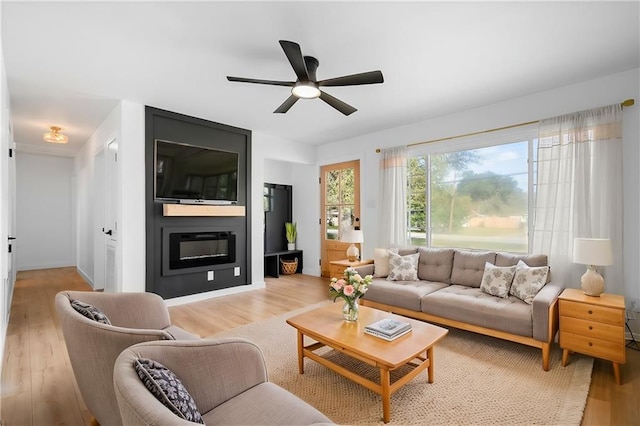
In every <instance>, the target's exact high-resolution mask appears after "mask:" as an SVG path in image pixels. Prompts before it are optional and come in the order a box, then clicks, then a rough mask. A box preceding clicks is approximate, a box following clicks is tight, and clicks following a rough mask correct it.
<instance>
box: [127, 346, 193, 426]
mask: <svg viewBox="0 0 640 426" xmlns="http://www.w3.org/2000/svg"><path fill="white" fill-rule="evenodd" d="M133 367H134V369H135V370H136V373H138V377H140V380H142V383H144V386H145V387H146V388H147V389H148V390H149V392H151V393H152V394H153V396H155V397H156V398H157V399H158V401H160V402H161V403H162V404H163V405H164V406H165V407H167V408H168V409H170V410H171V412H173V413H174V414H175V415H176V416H178V417H180V418H181V419H184V420H188V421H190V422H194V423H200V424H204V421H203V420H202V416H201V414H200V411H198V407H197V406H196V402H195V401H194V400H193V397H192V396H191V394H189V392H188V391H187V389H186V388H185V387H184V385H183V384H182V382H181V381H180V379H179V378H178V377H177V376H176V375H175V374H174V373H173V371H171V370H169V369H168V368H167V367H165V366H164V365H162V364H160V363H159V362H157V361H153V360H150V359H146V358H139V359H135V360H134V361H133Z"/></svg>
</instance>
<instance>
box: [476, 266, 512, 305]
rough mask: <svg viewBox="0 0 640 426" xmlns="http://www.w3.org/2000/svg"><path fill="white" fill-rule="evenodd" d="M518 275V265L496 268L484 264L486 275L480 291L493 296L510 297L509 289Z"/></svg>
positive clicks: (483, 277) (483, 276)
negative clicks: (516, 274)
mask: <svg viewBox="0 0 640 426" xmlns="http://www.w3.org/2000/svg"><path fill="white" fill-rule="evenodd" d="M515 273H516V265H513V266H495V265H493V264H492V263H489V262H486V263H485V264H484V274H483V275H482V281H481V283H480V290H481V291H483V292H485V293H487V294H490V295H492V296H498V297H502V298H503V299H506V298H508V297H509V289H510V288H511V283H512V282H513V276H514V275H515Z"/></svg>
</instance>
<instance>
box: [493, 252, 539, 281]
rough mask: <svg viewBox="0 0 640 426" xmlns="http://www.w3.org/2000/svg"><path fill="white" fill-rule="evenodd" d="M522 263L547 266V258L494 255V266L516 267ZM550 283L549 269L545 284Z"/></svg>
mask: <svg viewBox="0 0 640 426" xmlns="http://www.w3.org/2000/svg"><path fill="white" fill-rule="evenodd" d="M521 260H522V261H523V262H524V263H526V264H527V265H529V266H533V267H536V266H548V265H549V263H548V261H549V260H548V258H547V255H546V254H514V253H501V252H498V253H496V263H495V265H496V266H512V265H517V264H518V262H519V261H521ZM549 281H551V268H549V273H548V274H547V283H549Z"/></svg>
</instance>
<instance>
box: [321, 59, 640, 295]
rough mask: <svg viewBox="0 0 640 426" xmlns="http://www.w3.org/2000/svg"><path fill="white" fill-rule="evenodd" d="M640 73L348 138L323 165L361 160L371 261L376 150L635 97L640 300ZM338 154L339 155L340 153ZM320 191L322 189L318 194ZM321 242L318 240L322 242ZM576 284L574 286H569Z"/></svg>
mask: <svg viewBox="0 0 640 426" xmlns="http://www.w3.org/2000/svg"><path fill="white" fill-rule="evenodd" d="M639 81H640V69H634V70H630V71H627V72H623V73H619V74H614V75H609V76H606V77H603V78H599V79H595V80H590V81H586V82H582V83H577V84H574V85H570V86H565V87H561V88H558V89H555V90H549V91H545V92H540V93H536V94H533V95H530V96H526V97H522V98H517V99H513V100H510V101H505V102H501V103H498V104H493V105H487V106H484V107H481V108H476V109H473V110H469V111H462V112H459V113H456V114H451V115H447V116H443V117H438V118H433V119H430V120H426V121H422V122H419V123H414V124H411V125H407V126H402V127H397V128H393V129H388V130H385V131H381V132H376V133H372V134H367V135H361V136H358V137H356V138H352V139H349V140H343V141H339V142H335V143H329V144H325V145H322V146H320V147H319V149H318V163H319V164H327V163H333V162H337V161H344V160H346V159H352V158H358V157H359V158H361V159H363V160H361V161H363V163H362V164H361V176H360V179H361V182H363V185H362V188H361V203H362V211H361V216H362V228H363V231H364V233H365V250H364V256H365V257H372V255H373V249H374V248H375V245H374V244H367V242H369V241H371V242H375V241H377V237H378V236H377V231H376V223H377V210H378V209H379V208H381V207H382V205H381V203H380V202H379V200H378V199H377V182H378V154H376V153H375V149H376V148H386V147H393V146H400V145H407V144H411V143H417V142H421V141H427V140H432V139H437V138H442V137H448V136H456V135H460V134H465V133H470V132H474V131H480V130H487V129H492V128H496V127H502V126H508V125H512V124H517V123H522V122H528V121H532V120H539V119H543V118H548V117H554V116H557V115H562V114H567V113H572V112H576V111H581V110H585V109H589V108H595V107H599V106H605V105H611V104H614V103H618V102H622V101H623V100H625V99H628V98H634V99H635V101H636V105H635V106H634V107H631V108H625V110H624V128H623V131H624V140H623V150H624V163H623V167H624V170H623V177H624V188H623V191H624V194H625V198H624V212H623V215H624V234H625V236H626V238H625V241H624V252H625V259H624V260H625V262H624V277H625V292H626V294H625V296H626V297H627V299H635V300H638V299H640V281H639V280H638V279H637V277H638V276H640V262H638V261H637V260H638V259H639V258H640V221H639V220H638V211H639V205H640V203H639V199H640V174H639V172H638V164H640V146H639V145H640V144H639V141H640V130H639V127H640V124H639V122H640V113H639V111H640V88H639ZM338 153H339V154H338ZM317 191H319V189H318V190H317ZM318 244H319V242H318ZM568 286H571V285H568Z"/></svg>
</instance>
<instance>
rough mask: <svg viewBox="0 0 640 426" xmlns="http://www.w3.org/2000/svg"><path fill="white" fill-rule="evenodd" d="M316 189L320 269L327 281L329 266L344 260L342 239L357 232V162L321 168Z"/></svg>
mask: <svg viewBox="0 0 640 426" xmlns="http://www.w3.org/2000/svg"><path fill="white" fill-rule="evenodd" d="M320 185H321V189H320V194H321V195H320V197H321V199H320V211H321V218H320V225H321V226H320V228H321V236H320V242H321V244H320V259H321V260H320V269H321V273H322V276H323V277H329V274H330V272H329V270H330V268H329V267H330V264H329V262H331V261H334V260H342V259H346V257H347V255H346V252H347V248H348V247H349V245H350V243H346V242H342V241H341V239H342V237H343V236H344V234H345V233H346V232H347V231H349V230H351V229H359V228H360V161H359V160H354V161H347V162H344V163H336V164H329V165H326V166H322V167H321V168H320Z"/></svg>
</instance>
